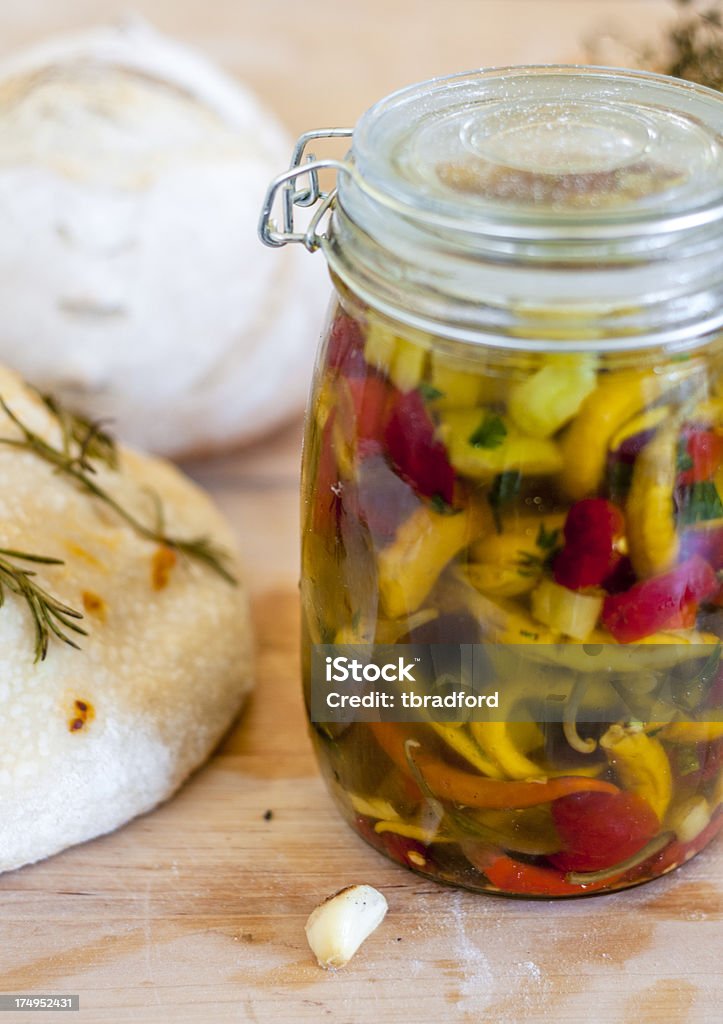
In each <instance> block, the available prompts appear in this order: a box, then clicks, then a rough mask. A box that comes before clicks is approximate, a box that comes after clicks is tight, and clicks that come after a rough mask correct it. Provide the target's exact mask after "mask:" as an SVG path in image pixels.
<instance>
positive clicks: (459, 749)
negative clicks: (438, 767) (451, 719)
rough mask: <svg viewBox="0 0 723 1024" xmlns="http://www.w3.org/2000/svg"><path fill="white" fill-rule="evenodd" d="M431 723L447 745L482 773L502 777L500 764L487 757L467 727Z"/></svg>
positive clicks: (496, 777)
mask: <svg viewBox="0 0 723 1024" xmlns="http://www.w3.org/2000/svg"><path fill="white" fill-rule="evenodd" d="M429 725H431V727H432V729H434V731H435V732H436V733H437V735H438V736H439V737H440V739H443V740H444V742H445V743H446V744H447V746H449V747H451V748H452V750H454V752H455V753H457V754H459V756H460V757H462V758H464V760H465V761H467V762H468V763H469V764H471V765H472V767H473V768H476V769H477V771H478V772H481V773H482V775H487V776H489V777H490V778H491V779H501V778H502V772H501V771H500V769H499V767H498V765H496V764H495V763H494V761H492V760H490V758H488V757H485V755H484V753H483V752H482V750H481V748H480V746H479V744H478V743H477V742H476V740H474V739H473V738H472V737H471V736H470V735H469V733H468V732H467V730H466V729H465V728H461V727H459V726H456V725H453V724H450V723H442V722H430V723H429Z"/></svg>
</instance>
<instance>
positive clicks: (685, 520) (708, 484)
mask: <svg viewBox="0 0 723 1024" xmlns="http://www.w3.org/2000/svg"><path fill="white" fill-rule="evenodd" d="M677 505H678V525H679V526H692V525H693V524H694V523H702V522H706V521H707V520H709V519H723V503H721V500H720V496H719V494H718V491H717V490H716V486H715V484H714V483H713V481H712V480H704V481H702V482H701V483H697V484H690V486H688V487H681V488H680V490H679V491H678V495H677Z"/></svg>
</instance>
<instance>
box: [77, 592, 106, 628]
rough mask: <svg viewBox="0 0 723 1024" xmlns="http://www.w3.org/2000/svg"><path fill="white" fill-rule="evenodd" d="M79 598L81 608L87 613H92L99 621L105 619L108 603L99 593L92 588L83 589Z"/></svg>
mask: <svg viewBox="0 0 723 1024" xmlns="http://www.w3.org/2000/svg"><path fill="white" fill-rule="evenodd" d="M81 598H82V600H83V608H84V609H85V610H86V612H87V613H88V615H93V616H94V617H95V618H96V619H99V620H100V621H101V622H105V621H106V619H107V617H108V605H107V604H106V603H105V601H104V600H103V598H102V597H101V596H100V594H96V593H95V591H93V590H84V591H83V593H82V594H81Z"/></svg>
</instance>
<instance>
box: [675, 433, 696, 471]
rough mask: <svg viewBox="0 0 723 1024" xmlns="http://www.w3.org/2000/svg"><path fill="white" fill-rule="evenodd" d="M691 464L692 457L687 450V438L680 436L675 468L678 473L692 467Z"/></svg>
mask: <svg viewBox="0 0 723 1024" xmlns="http://www.w3.org/2000/svg"><path fill="white" fill-rule="evenodd" d="M693 465H694V463H693V459H692V458H691V456H690V452H689V451H688V440H687V438H685V437H681V438H680V440H679V441H678V450H677V454H676V459H675V468H676V469H677V471H678V472H679V473H685V471H686V470H688V469H692V468H693Z"/></svg>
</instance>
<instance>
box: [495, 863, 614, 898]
mask: <svg viewBox="0 0 723 1024" xmlns="http://www.w3.org/2000/svg"><path fill="white" fill-rule="evenodd" d="M480 869H481V870H482V871H484V873H485V874H486V875H487V878H488V879H489V880H490V882H491V883H492V885H494V886H496V887H497V888H498V889H501V890H502V892H509V893H517V894H519V895H521V896H522V895H525V896H580V895H582V894H584V893H587V892H595V891H596V890H598V889H606V888H608V887H609V886H610V885H612V884H613V882H615V881H616V879H614V878H613V879H610V878H609V879H606V881H604V882H590V883H587V884H586V885H573V884H572V882H568V881H566V880H565V876H564V874H563V873H562V871H557V870H555V869H553V868H544V867H539V866H538V865H537V864H528V863H526V862H525V861H521V860H515V859H514V858H512V857H507V856H506V855H505V854H500V855H499V856H496V857H495V856H492V857H490V859H489V862H488V863H486V864H485V865H484V866H482V865H480Z"/></svg>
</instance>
